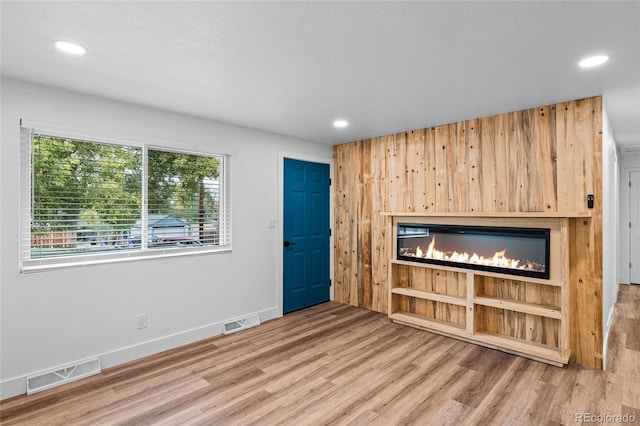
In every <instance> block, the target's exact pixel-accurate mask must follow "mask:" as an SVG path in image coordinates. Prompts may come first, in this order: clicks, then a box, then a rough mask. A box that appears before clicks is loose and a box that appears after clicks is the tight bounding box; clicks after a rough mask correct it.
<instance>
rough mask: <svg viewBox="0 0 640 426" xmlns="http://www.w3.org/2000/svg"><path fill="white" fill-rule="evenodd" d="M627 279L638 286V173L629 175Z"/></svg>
mask: <svg viewBox="0 0 640 426" xmlns="http://www.w3.org/2000/svg"><path fill="white" fill-rule="evenodd" d="M629 228H630V229H629V242H630V246H629V279H630V281H631V282H632V283H635V284H640V171H632V172H630V173H629Z"/></svg>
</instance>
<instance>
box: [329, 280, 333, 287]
mask: <svg viewBox="0 0 640 426" xmlns="http://www.w3.org/2000/svg"><path fill="white" fill-rule="evenodd" d="M331 286H333V281H331V279H329V287H331Z"/></svg>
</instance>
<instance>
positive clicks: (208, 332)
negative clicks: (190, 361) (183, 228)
mask: <svg viewBox="0 0 640 426" xmlns="http://www.w3.org/2000/svg"><path fill="white" fill-rule="evenodd" d="M247 315H258V316H259V317H260V321H261V322H265V321H269V320H271V319H274V318H278V317H280V316H282V314H281V313H280V310H279V309H278V308H277V307H273V308H269V309H265V310H263V311H259V312H251V313H248V314H247ZM225 321H227V320H226V319H225V320H223V321H218V322H215V323H212V324H208V325H205V326H202V327H197V328H193V329H191V330H186V331H182V332H180V333H175V334H171V335H168V336H163V337H159V338H157V339H153V340H149V341H146V342H141V343H138V344H136V345H131V346H127V347H124V348H120V349H116V350H113V351H110V352H105V353H102V354H95V355H92V357H100V365H101V366H102V369H105V368H109V367H114V366H116V365H120V364H124V363H125V362H129V361H133V360H135V359H139V358H143V357H145V356H149V355H153V354H157V353H159V352H162V351H166V350H168V349H173V348H176V347H178V346H183V345H186V344H189V343H193V342H197V341H198V340H202V339H207V338H209V337H213V336H217V335H219V334H222V324H223V323H224V322H225ZM73 361H74V360H70V362H73ZM55 367H56V366H46V367H45V368H42V369H41V370H40V371H44V370H49V369H51V368H55ZM38 372H39V371H34V372H29V373H27V374H24V375H22V376H18V377H14V378H12V379H7V380H4V381H2V382H0V400H3V399H7V398H11V397H14V396H18V395H24V394H26V393H27V377H29V376H31V375H34V374H37V373H38Z"/></svg>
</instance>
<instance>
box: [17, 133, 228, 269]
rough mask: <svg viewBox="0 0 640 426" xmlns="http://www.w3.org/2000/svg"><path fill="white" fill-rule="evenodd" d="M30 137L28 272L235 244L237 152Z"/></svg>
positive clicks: (25, 151) (25, 209) (24, 230)
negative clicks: (232, 200) (232, 205)
mask: <svg viewBox="0 0 640 426" xmlns="http://www.w3.org/2000/svg"><path fill="white" fill-rule="evenodd" d="M21 138H22V141H21V142H22V155H23V164H22V182H21V191H22V205H21V207H22V209H21V210H22V211H21V218H22V226H21V261H22V269H23V270H24V271H28V270H30V269H38V268H43V267H52V266H54V267H55V266H64V265H68V264H74V263H78V262H80V263H82V264H86V263H93V262H103V261H113V260H119V259H135V258H140V257H148V256H154V257H155V256H159V255H172V254H173V255H177V254H181V255H182V254H188V253H194V252H202V251H221V250H226V251H228V250H229V249H230V248H231V235H230V229H231V227H230V223H229V220H230V210H229V188H228V185H229V180H228V169H229V158H228V156H226V155H214V154H200V153H193V152H180V151H175V150H168V149H164V148H158V147H147V146H144V145H133V144H132V145H126V144H114V143H104V142H95V141H87V140H78V139H73V138H67V137H61V136H59V135H50V134H46V133H43V132H38V131H34V130H29V129H22V133H21Z"/></svg>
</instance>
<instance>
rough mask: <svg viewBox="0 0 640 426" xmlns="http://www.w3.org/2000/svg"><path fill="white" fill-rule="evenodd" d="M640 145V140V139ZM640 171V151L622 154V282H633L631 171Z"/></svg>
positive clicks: (620, 241) (620, 259)
mask: <svg viewBox="0 0 640 426" xmlns="http://www.w3.org/2000/svg"><path fill="white" fill-rule="evenodd" d="M639 145H640V141H639ZM632 170H634V171H640V152H637V153H623V154H621V155H620V230H621V232H620V240H619V243H620V244H619V248H618V250H619V253H620V256H619V260H618V274H619V277H620V282H621V283H627V284H628V283H629V282H631V277H630V276H629V261H630V260H629V256H630V253H629V250H630V242H629V228H627V224H628V223H629V220H630V218H629V172H630V171H632Z"/></svg>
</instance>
